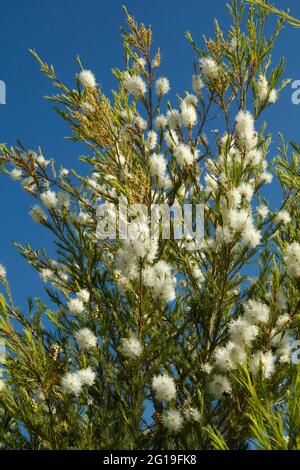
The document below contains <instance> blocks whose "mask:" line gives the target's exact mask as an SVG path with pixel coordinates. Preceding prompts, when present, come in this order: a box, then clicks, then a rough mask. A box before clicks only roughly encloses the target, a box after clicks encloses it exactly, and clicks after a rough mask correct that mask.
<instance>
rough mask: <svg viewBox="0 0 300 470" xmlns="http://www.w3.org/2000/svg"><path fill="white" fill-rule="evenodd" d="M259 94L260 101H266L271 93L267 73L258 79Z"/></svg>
mask: <svg viewBox="0 0 300 470" xmlns="http://www.w3.org/2000/svg"><path fill="white" fill-rule="evenodd" d="M257 94H258V99H259V101H260V103H263V102H265V101H266V99H267V98H268V95H269V85H268V80H267V78H266V76H265V75H263V74H260V75H259V77H258V81H257Z"/></svg>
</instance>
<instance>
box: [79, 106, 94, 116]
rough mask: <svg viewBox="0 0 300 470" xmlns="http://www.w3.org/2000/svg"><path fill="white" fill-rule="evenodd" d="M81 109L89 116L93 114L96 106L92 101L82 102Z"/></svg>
mask: <svg viewBox="0 0 300 470" xmlns="http://www.w3.org/2000/svg"><path fill="white" fill-rule="evenodd" d="M80 111H81V112H82V113H83V114H85V115H86V116H89V115H90V114H93V113H94V112H95V107H94V106H93V105H92V104H90V103H81V104H80Z"/></svg>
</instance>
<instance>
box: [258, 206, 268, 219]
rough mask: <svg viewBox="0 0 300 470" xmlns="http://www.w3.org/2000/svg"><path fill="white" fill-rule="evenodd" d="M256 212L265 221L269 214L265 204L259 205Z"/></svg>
mask: <svg viewBox="0 0 300 470" xmlns="http://www.w3.org/2000/svg"><path fill="white" fill-rule="evenodd" d="M256 212H257V213H258V215H260V216H261V217H262V218H263V219H265V218H266V217H267V216H268V214H269V208H268V206H266V204H261V205H260V206H258V207H257V208H256Z"/></svg>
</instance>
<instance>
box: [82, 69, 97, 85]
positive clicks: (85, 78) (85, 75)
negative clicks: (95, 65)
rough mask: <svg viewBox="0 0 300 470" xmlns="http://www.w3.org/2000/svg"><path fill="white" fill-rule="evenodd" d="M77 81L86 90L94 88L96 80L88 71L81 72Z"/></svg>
mask: <svg viewBox="0 0 300 470" xmlns="http://www.w3.org/2000/svg"><path fill="white" fill-rule="evenodd" d="M78 79H79V81H80V82H81V83H82V85H83V86H85V87H86V88H96V86H97V83H96V78H95V76H94V74H93V73H92V72H91V71H90V70H82V71H81V72H80V73H79V74H78Z"/></svg>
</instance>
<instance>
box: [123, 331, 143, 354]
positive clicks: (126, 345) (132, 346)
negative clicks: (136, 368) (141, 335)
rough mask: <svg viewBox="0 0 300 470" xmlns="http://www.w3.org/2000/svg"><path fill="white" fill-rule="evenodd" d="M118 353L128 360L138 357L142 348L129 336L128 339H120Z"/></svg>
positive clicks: (134, 338) (136, 340)
mask: <svg viewBox="0 0 300 470" xmlns="http://www.w3.org/2000/svg"><path fill="white" fill-rule="evenodd" d="M120 351H121V353H122V354H123V356H125V357H128V358H130V359H135V358H137V357H139V356H140V355H141V354H142V352H143V346H142V345H141V343H140V341H139V340H138V338H136V337H135V336H131V337H130V338H122V339H121V346H120Z"/></svg>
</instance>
